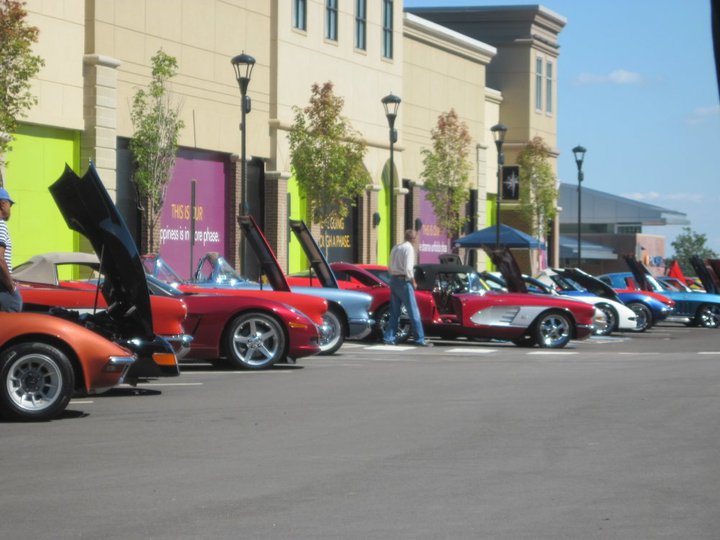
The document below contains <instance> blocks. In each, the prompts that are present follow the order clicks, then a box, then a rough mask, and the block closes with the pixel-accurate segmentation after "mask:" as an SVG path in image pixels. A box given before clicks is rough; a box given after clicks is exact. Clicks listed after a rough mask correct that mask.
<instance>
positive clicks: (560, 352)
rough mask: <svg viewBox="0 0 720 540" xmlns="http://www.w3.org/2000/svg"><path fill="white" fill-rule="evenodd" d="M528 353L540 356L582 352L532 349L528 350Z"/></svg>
mask: <svg viewBox="0 0 720 540" xmlns="http://www.w3.org/2000/svg"><path fill="white" fill-rule="evenodd" d="M528 354H534V355H539V356H570V355H573V354H580V353H578V352H574V351H532V352H528Z"/></svg>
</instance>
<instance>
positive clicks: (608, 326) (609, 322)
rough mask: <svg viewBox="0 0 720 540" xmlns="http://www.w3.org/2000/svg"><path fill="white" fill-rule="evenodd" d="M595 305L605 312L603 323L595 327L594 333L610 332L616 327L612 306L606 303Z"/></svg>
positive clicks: (606, 333) (603, 333) (615, 316)
mask: <svg viewBox="0 0 720 540" xmlns="http://www.w3.org/2000/svg"><path fill="white" fill-rule="evenodd" d="M595 307H597V308H598V309H599V310H600V311H602V312H603V313H604V314H605V323H604V324H602V325H601V326H598V327H596V328H595V332H594V333H595V335H596V336H607V335H610V334H612V333H613V332H614V331H615V329H616V328H617V322H618V316H617V313H615V310H614V309H613V308H612V306H609V305H608V304H597V305H596V306H595Z"/></svg>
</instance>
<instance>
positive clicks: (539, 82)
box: [535, 57, 543, 111]
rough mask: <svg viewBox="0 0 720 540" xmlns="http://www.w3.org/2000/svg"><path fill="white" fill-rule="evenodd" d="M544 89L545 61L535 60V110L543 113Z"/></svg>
mask: <svg viewBox="0 0 720 540" xmlns="http://www.w3.org/2000/svg"><path fill="white" fill-rule="evenodd" d="M542 87H543V61H542V58H540V57H538V58H536V59H535V109H536V110H538V111H542V106H543V103H542Z"/></svg>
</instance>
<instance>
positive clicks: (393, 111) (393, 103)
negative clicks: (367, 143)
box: [380, 92, 402, 246]
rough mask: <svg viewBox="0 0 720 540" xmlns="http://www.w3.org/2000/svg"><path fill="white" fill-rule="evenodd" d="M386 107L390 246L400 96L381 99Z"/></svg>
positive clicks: (393, 220)
mask: <svg viewBox="0 0 720 540" xmlns="http://www.w3.org/2000/svg"><path fill="white" fill-rule="evenodd" d="M380 101H381V102H382V104H383V107H384V108H385V116H386V117H387V121H388V126H390V220H389V223H390V246H393V245H395V227H396V225H395V161H394V158H395V143H396V142H397V140H398V133H397V129H395V119H396V118H397V112H398V109H399V108H400V102H401V101H402V100H401V99H400V96H396V95H394V94H393V93H392V92H391V93H390V94H388V95H387V96H385V97H384V98H382V99H381V100H380Z"/></svg>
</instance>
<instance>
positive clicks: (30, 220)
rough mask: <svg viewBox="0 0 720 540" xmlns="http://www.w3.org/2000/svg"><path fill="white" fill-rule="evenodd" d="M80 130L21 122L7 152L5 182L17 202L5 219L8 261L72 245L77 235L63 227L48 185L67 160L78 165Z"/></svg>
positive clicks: (74, 247)
mask: <svg viewBox="0 0 720 540" xmlns="http://www.w3.org/2000/svg"><path fill="white" fill-rule="evenodd" d="M79 148H80V134H79V133H78V132H75V131H68V130H62V129H56V128H48V127H42V126H21V128H20V129H19V131H18V133H17V134H16V135H15V140H14V141H13V143H12V150H10V152H9V153H8V155H7V157H6V159H7V168H6V174H5V187H6V188H7V189H8V191H9V192H10V193H11V194H12V197H13V199H14V200H15V202H16V203H17V204H16V205H15V206H13V211H12V217H11V218H10V221H9V222H8V228H9V229H10V235H11V236H12V240H13V265H17V264H19V263H21V262H23V261H26V260H27V259H29V258H30V257H32V256H33V255H37V254H38V253H44V252H48V251H77V250H78V249H79V248H80V239H79V235H78V234H77V233H74V232H72V231H71V230H70V229H68V227H67V225H66V224H65V220H64V219H63V217H62V215H61V214H60V211H59V210H58V209H57V206H56V205H55V201H54V200H53V198H52V197H51V196H50V192H49V191H48V187H49V186H50V184H52V183H53V182H54V181H55V180H57V179H58V178H59V177H60V175H61V174H62V172H63V170H64V169H65V164H66V163H67V164H68V165H69V166H70V167H71V168H72V169H73V170H75V171H76V172H79V171H78V163H79V160H80V158H79Z"/></svg>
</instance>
